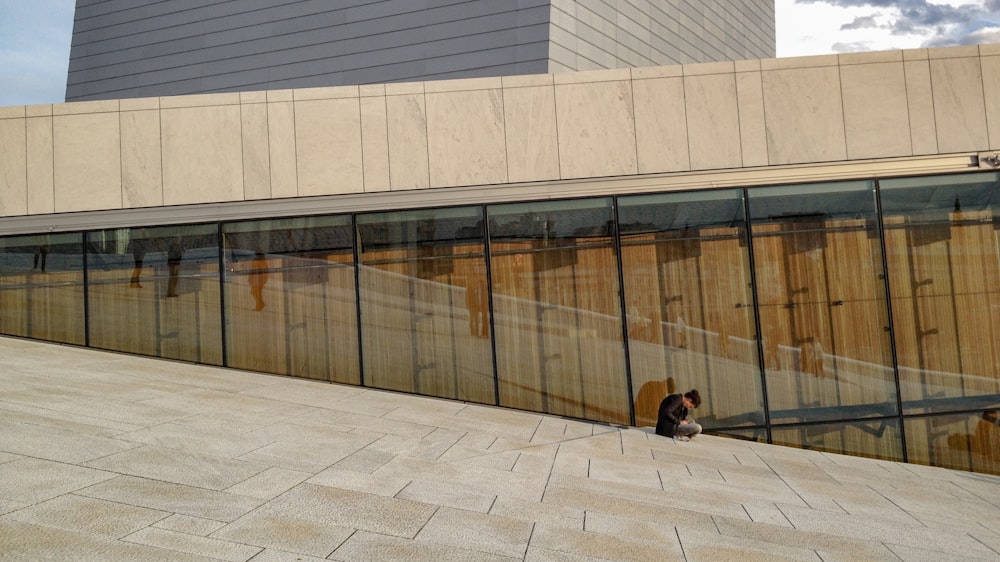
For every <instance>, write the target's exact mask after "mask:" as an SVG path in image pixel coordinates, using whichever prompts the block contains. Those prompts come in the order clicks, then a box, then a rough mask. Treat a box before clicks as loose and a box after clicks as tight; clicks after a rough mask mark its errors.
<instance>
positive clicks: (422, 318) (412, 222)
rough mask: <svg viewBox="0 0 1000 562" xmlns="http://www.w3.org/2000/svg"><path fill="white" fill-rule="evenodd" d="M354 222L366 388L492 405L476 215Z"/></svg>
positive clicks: (435, 212) (467, 210) (457, 212)
mask: <svg viewBox="0 0 1000 562" xmlns="http://www.w3.org/2000/svg"><path fill="white" fill-rule="evenodd" d="M357 221H358V238H359V244H360V254H361V264H362V265H361V269H360V272H359V280H360V284H361V333H362V341H363V345H362V349H363V352H364V367H365V384H367V385H370V386H375V387H378V388H386V389H391V390H399V391H403V392H413V393H417V394H427V395H431V396H440V397H443V398H454V399H458V400H468V401H470V402H479V403H486V404H495V403H496V390H495V388H496V385H495V382H494V377H493V351H492V348H491V344H490V328H489V326H490V313H489V298H488V292H487V280H486V258H485V242H484V238H483V237H484V232H483V216H482V208H481V207H461V208H452V209H427V210H412V211H400V212H390V213H371V214H365V215H359V216H358V218H357Z"/></svg>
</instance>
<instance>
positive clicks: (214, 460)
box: [82, 445, 267, 490]
mask: <svg viewBox="0 0 1000 562" xmlns="http://www.w3.org/2000/svg"><path fill="white" fill-rule="evenodd" d="M82 464H83V466H88V467H91V468H97V469H100V470H106V471H109V472H116V473H118V474H128V475H131V476H138V477H142V478H149V479H152V480H160V481H163V482H173V483H175V484H183V485H186V486H193V487H196V488H208V489H210V490H224V489H226V488H228V487H230V486H232V485H234V484H237V483H239V482H242V481H244V480H246V479H247V478H250V477H251V476H254V475H256V474H260V473H261V472H263V471H264V470H266V469H267V466H265V465H260V464H255V463H251V462H246V461H242V460H236V459H231V458H228V457H225V456H222V455H212V454H205V453H193V452H190V451H181V450H178V449H168V448H166V447H156V446H153V445H143V446H141V447H138V448H135V449H130V450H128V451H124V452H121V453H116V454H113V455H108V456H105V457H102V458H99V459H96V460H93V461H87V462H85V463H82Z"/></svg>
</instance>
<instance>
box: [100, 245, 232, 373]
mask: <svg viewBox="0 0 1000 562" xmlns="http://www.w3.org/2000/svg"><path fill="white" fill-rule="evenodd" d="M217 232H218V231H217V227H216V226H215V225H190V226H165V227H149V228H141V227H140V228H120V229H109V230H98V231H93V232H88V233H86V236H87V239H86V244H87V275H88V283H89V285H88V290H89V296H90V299H89V306H90V310H89V313H90V344H91V345H92V346H94V347H98V348H103V349H112V350H116V351H124V352H127V353H137V354H141V355H150V356H154V357H165V358H170V359H180V360H184V361H194V362H198V363H207V364H211V365H220V364H222V331H221V329H220V324H221V320H220V315H219V241H218V238H219V237H218V233H217Z"/></svg>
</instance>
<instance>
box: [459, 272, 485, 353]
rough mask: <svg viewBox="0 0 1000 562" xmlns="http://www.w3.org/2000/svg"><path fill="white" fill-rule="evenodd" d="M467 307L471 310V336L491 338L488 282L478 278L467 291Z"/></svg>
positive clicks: (470, 284) (471, 282)
mask: <svg viewBox="0 0 1000 562" xmlns="http://www.w3.org/2000/svg"><path fill="white" fill-rule="evenodd" d="M465 305H466V307H468V309H469V334H470V335H472V336H473V337H476V338H483V339H486V338H489V337H490V326H489V322H488V320H489V307H490V305H489V296H488V295H487V291H486V280H485V279H483V278H481V277H478V278H476V279H473V280H472V281H470V282H469V286H468V287H467V288H466V289H465Z"/></svg>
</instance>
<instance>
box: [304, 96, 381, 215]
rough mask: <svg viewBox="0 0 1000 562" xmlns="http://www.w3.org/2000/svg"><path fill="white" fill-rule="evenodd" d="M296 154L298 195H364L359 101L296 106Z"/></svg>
mask: <svg viewBox="0 0 1000 562" xmlns="http://www.w3.org/2000/svg"><path fill="white" fill-rule="evenodd" d="M338 91H339V89H338ZM295 153H296V162H298V177H299V192H298V195H300V196H306V195H327V194H339V193H360V192H362V191H364V171H363V169H362V166H361V108H360V106H359V103H358V98H357V97H354V98H342V99H321V100H315V101H302V102H296V103H295Z"/></svg>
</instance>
